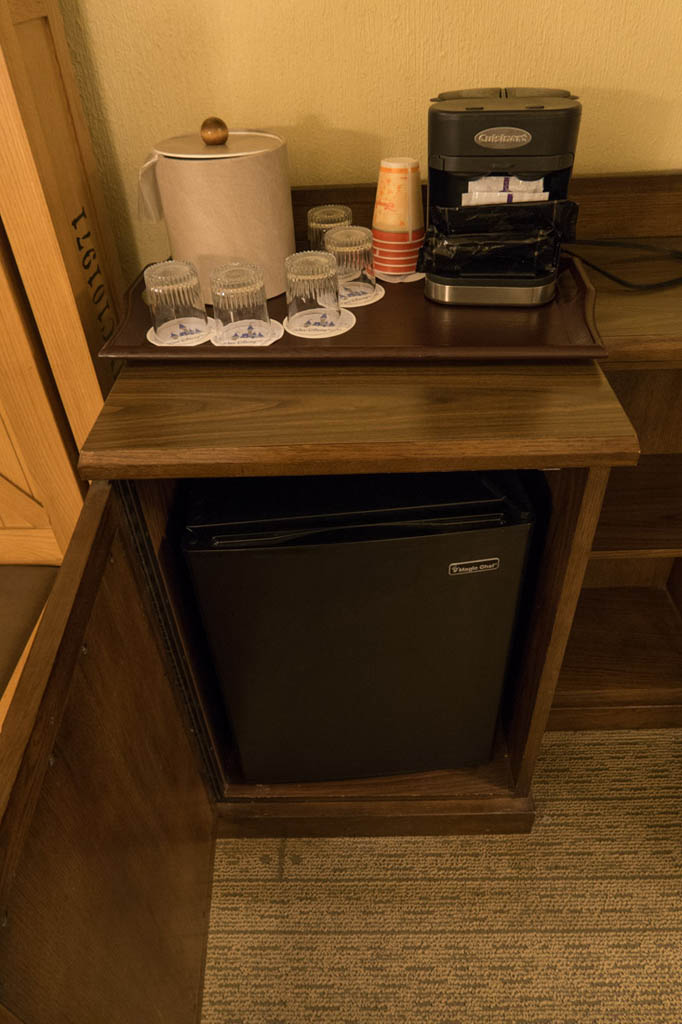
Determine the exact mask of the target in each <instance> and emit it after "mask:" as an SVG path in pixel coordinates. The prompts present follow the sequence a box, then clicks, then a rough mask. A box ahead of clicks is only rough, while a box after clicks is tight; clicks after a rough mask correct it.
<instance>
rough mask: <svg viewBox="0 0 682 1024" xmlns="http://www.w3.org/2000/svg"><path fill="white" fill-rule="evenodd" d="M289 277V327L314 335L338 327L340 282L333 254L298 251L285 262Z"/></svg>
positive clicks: (332, 331) (333, 331) (334, 330)
mask: <svg viewBox="0 0 682 1024" xmlns="http://www.w3.org/2000/svg"><path fill="white" fill-rule="evenodd" d="M284 268H285V271H286V278H287V326H288V327H289V328H291V329H292V330H293V331H304V332H309V333H310V334H311V335H319V334H324V333H325V332H327V331H328V332H330V333H336V332H337V331H338V328H339V321H340V318H341V309H340V306H339V279H338V276H337V272H336V258H335V257H334V256H333V255H332V254H331V253H330V252H295V253H294V254H293V255H292V256H287V258H286V259H285V261H284Z"/></svg>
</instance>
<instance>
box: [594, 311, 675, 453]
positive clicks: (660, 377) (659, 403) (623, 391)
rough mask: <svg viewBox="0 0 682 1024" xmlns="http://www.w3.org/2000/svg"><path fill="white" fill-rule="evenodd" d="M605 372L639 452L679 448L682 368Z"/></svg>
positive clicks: (668, 451)
mask: <svg viewBox="0 0 682 1024" xmlns="http://www.w3.org/2000/svg"><path fill="white" fill-rule="evenodd" d="M680 294H682V292H681V293H680ZM606 375H607V377H608V380H609V383H610V384H611V387H612V388H613V390H614V391H615V393H616V395H617V396H618V399H619V401H620V403H621V405H622V406H623V408H624V409H625V412H626V413H627V414H628V416H629V418H630V421H631V422H632V425H633V427H634V428H635V430H636V431H637V436H638V437H639V442H640V446H641V449H642V454H643V455H657V454H669V453H673V452H682V401H680V396H681V395H682V370H616V371H613V370H610V369H608V368H607V369H606Z"/></svg>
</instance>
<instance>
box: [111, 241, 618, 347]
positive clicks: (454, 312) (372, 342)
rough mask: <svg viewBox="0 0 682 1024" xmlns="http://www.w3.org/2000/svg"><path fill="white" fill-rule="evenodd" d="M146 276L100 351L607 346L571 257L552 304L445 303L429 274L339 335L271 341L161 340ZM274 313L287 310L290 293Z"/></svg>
mask: <svg viewBox="0 0 682 1024" xmlns="http://www.w3.org/2000/svg"><path fill="white" fill-rule="evenodd" d="M143 288H144V284H143V280H142V276H141V275H140V277H139V278H138V279H137V281H135V283H134V284H133V285H132V287H131V289H130V291H129V293H128V313H127V316H126V318H125V320H124V321H123V323H122V325H121V327H120V329H119V330H118V331H117V332H116V334H115V335H114V337H113V338H111V339H110V341H108V342H107V344H106V345H105V346H104V348H103V349H102V350H101V352H100V355H101V356H105V357H108V358H111V359H147V360H156V361H158V360H164V361H176V360H182V361H184V362H187V361H188V360H189V361H192V360H194V361H203V360H220V361H225V360H227V361H231V362H235V361H236V362H244V361H246V362H260V363H262V362H270V363H282V362H316V361H318V360H325V361H327V362H330V361H337V362H351V363H361V362H415V361H416V362H433V363H453V362H461V361H462V360H467V361H472V360H475V361H478V360H485V361H489V360H496V361H497V360H507V359H509V360H511V359H514V360H519V359H521V360H547V359H600V358H603V357H604V356H606V354H607V352H606V349H605V348H604V345H603V343H602V341H601V338H600V337H599V332H598V331H597V327H596V324H595V320H594V302H595V291H594V288H593V286H592V284H591V283H590V281H589V280H588V279H587V277H586V275H585V272H584V271H583V268H582V266H581V264H580V261H579V260H576V259H574V258H573V257H568V256H566V257H564V258H563V260H562V264H561V268H560V272H559V277H558V280H557V292H556V296H555V297H554V299H553V300H552V301H551V302H549V303H547V304H546V305H544V306H523V307H516V308H514V307H501V306H496V307H494V306H441V305H438V304H437V303H435V302H430V301H429V300H428V299H426V298H425V297H424V282H423V281H415V282H414V283H412V284H387V285H385V288H386V296H385V297H384V298H383V299H381V300H380V301H379V302H376V303H374V304H373V305H371V306H360V307H358V308H356V309H354V310H353V312H354V313H355V316H356V317H357V324H356V326H355V327H353V329H352V330H350V331H348V333H347V334H342V335H339V336H338V337H337V338H329V339H323V338H315V339H314V340H313V339H311V340H305V339H303V338H294V337H293V336H292V335H290V334H286V333H285V334H284V337H283V338H281V339H280V340H279V341H276V342H275V343H274V344H273V345H271V346H269V347H268V348H237V347H233V346H229V347H219V348H218V347H216V346H215V345H211V343H210V342H206V343H205V344H203V345H197V346H196V348H159V347H157V346H155V345H152V344H150V343H149V342H148V341H147V339H146V336H145V335H146V332H147V330H148V328H149V326H150V318H149V311H148V309H147V307H146V305H145V303H144V300H143V298H142V292H143ZM269 307H270V315H271V316H272V317H275V318H276V319H277V320H279V321H282V320H283V319H284V317H285V316H286V303H285V299H284V296H283V295H280V296H278V297H277V298H276V299H271V301H270V303H269Z"/></svg>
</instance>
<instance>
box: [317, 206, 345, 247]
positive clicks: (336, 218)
mask: <svg viewBox="0 0 682 1024" xmlns="http://www.w3.org/2000/svg"><path fill="white" fill-rule="evenodd" d="M352 221H353V213H352V211H351V208H350V206H313V207H312V208H311V209H310V210H308V243H309V244H310V248H311V249H324V236H325V234H326V232H327V231H329V229H330V228H337V227H340V226H342V225H344V224H346V225H348V224H351V223H352Z"/></svg>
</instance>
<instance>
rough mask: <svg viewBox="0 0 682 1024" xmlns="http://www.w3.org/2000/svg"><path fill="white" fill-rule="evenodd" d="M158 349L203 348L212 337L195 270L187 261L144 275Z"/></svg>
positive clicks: (155, 266) (153, 267)
mask: <svg viewBox="0 0 682 1024" xmlns="http://www.w3.org/2000/svg"><path fill="white" fill-rule="evenodd" d="M144 283H145V288H146V290H147V303H148V305H149V309H150V312H151V315H152V322H153V325H154V329H153V337H154V343H155V344H156V345H201V344H202V343H203V342H204V341H208V340H209V337H210V334H209V329H208V320H207V318H206V309H205V307H204V304H203V302H202V300H201V287H200V285H199V274H198V273H197V269H196V267H195V266H194V265H193V264H192V263H188V262H187V261H186V260H166V261H165V262H164V263H153V264H152V265H151V266H150V267H147V269H146V270H145V272H144Z"/></svg>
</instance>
